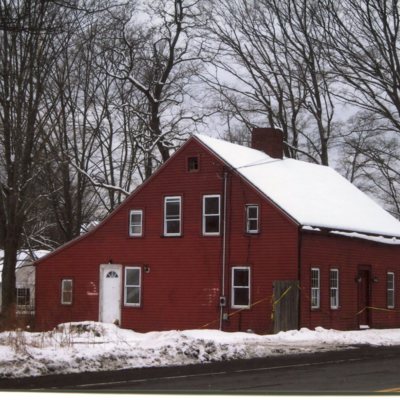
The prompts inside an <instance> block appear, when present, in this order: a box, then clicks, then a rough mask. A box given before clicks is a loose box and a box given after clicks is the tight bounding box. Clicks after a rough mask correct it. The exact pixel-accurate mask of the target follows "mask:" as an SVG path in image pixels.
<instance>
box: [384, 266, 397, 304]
mask: <svg viewBox="0 0 400 400" xmlns="http://www.w3.org/2000/svg"><path fill="white" fill-rule="evenodd" d="M389 276H391V277H392V279H391V282H389ZM395 276H396V275H395V273H394V272H391V271H390V272H387V274H386V293H387V294H386V302H387V308H394V307H395V304H396V302H395V293H396V292H395V290H396V286H395ZM389 294H391V298H390V297H389ZM390 300H391V301H390Z"/></svg>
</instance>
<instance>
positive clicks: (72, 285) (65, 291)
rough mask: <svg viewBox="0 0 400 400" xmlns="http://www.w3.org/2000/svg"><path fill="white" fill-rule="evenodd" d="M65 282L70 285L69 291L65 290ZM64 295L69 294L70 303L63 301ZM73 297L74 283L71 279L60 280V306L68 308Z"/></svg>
mask: <svg viewBox="0 0 400 400" xmlns="http://www.w3.org/2000/svg"><path fill="white" fill-rule="evenodd" d="M67 282H70V283H71V290H66V289H65V284H66V283H67ZM66 293H71V301H65V299H64V294H66ZM73 296H74V281H73V279H71V278H64V279H62V280H61V304H62V305H65V306H70V305H71V304H72V302H73Z"/></svg>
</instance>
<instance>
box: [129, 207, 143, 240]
mask: <svg viewBox="0 0 400 400" xmlns="http://www.w3.org/2000/svg"><path fill="white" fill-rule="evenodd" d="M142 235H143V211H142V210H131V212H130V213H129V236H133V237H137V236H142Z"/></svg>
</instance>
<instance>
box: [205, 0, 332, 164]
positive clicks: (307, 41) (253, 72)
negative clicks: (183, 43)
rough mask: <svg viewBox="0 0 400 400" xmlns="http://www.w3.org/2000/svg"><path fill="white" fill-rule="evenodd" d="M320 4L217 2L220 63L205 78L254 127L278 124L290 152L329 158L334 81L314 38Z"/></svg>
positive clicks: (224, 102) (225, 103)
mask: <svg viewBox="0 0 400 400" xmlns="http://www.w3.org/2000/svg"><path fill="white" fill-rule="evenodd" d="M317 11H318V10H317V9H316V5H315V2H308V1H297V0H296V1H295V0H284V1H275V0H259V1H256V2H242V1H239V0H234V1H228V0H222V1H219V2H218V3H216V2H215V3H213V7H212V9H211V11H210V13H211V15H212V18H213V24H212V27H211V30H212V33H213V38H214V39H215V43H216V44H217V48H216V49H215V53H216V57H215V59H214V65H216V67H217V70H216V71H212V70H211V72H210V74H209V75H208V76H207V78H206V79H207V82H208V83H209V85H210V86H211V87H212V88H213V89H215V91H216V92H217V93H218V95H219V96H220V99H221V100H220V104H221V108H223V109H225V110H227V111H228V112H229V113H230V114H231V115H233V114H234V115H235V116H236V118H237V119H239V120H241V121H242V122H244V123H245V124H246V125H247V126H248V127H250V126H252V125H254V123H256V124H259V125H260V124H264V125H265V124H266V123H267V124H268V125H270V126H272V127H274V126H275V127H280V128H281V129H282V130H283V132H284V135H285V139H286V143H287V149H286V154H287V155H288V156H292V157H298V156H299V155H300V154H301V153H304V154H306V155H307V157H308V158H309V159H311V160H312V161H314V162H319V163H322V164H326V165H327V164H328V163H329V151H328V150H329V140H330V138H331V136H332V131H333V121H334V120H333V118H334V104H333V101H332V86H333V81H332V79H331V78H330V77H329V74H328V71H327V64H326V62H325V60H324V58H323V52H322V49H321V47H320V43H319V42H318V41H317V40H316V38H317V37H319V35H320V32H319V30H320V27H319V24H317V18H320V16H319V15H318V12H317ZM221 71H222V72H221ZM226 77H228V78H226ZM232 81H233V82H234V83H232ZM254 121H256V122H254Z"/></svg>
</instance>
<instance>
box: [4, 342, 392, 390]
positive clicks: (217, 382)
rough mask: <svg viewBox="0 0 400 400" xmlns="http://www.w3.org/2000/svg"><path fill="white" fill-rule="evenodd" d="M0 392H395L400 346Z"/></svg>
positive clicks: (27, 382)
mask: <svg viewBox="0 0 400 400" xmlns="http://www.w3.org/2000/svg"><path fill="white" fill-rule="evenodd" d="M0 390H2V391H3V390H46V391H48V390H51V391H53V390H54V391H63V392H65V391H78V392H87V391H91V392H129V393H157V392H162V393H208V394H210V393H243V394H245V393H270V394H276V393H280V394H285V393H299V394H300V393H321V394H324V393H325V394H326V393H339V394H343V393H373V392H378V391H386V392H400V346H396V347H368V346H364V347H360V348H356V349H347V350H341V351H335V352H323V353H315V354H303V355H292V356H274V357H270V358H260V359H252V360H234V361H229V362H219V363H211V364H202V365H192V366H185V367H172V368H171V367H164V368H143V369H130V370H122V371H121V370H120V371H107V372H94V373H93V372H92V373H79V374H71V375H54V376H43V377H38V378H24V379H0Z"/></svg>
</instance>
